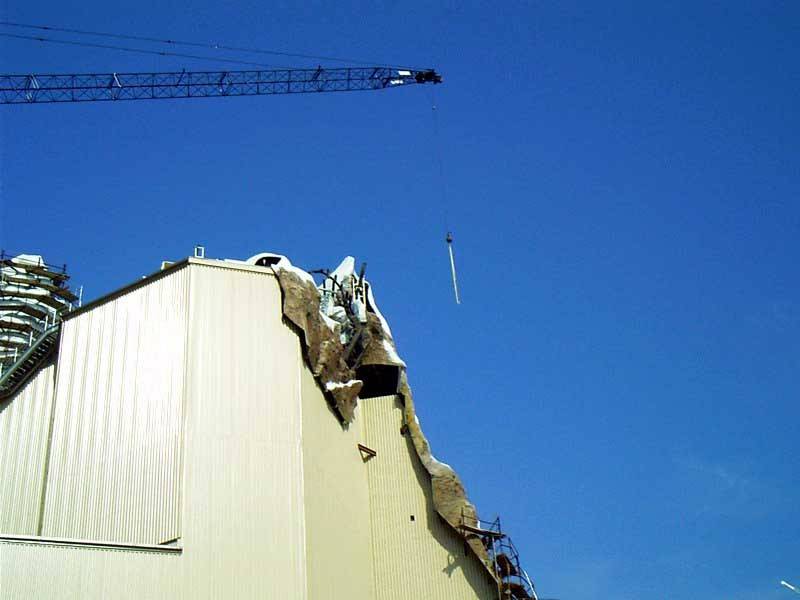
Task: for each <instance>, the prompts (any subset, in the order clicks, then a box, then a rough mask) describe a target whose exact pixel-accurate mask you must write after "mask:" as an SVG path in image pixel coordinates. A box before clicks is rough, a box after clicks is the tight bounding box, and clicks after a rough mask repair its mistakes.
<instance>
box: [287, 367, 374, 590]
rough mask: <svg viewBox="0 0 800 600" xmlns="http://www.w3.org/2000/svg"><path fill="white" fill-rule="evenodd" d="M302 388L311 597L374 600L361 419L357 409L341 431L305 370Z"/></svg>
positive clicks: (317, 387) (311, 377) (314, 382)
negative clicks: (360, 427)
mask: <svg viewBox="0 0 800 600" xmlns="http://www.w3.org/2000/svg"><path fill="white" fill-rule="evenodd" d="M302 385H303V466H304V477H303V481H304V485H305V499H306V507H305V508H306V540H307V548H308V596H309V598H314V599H315V600H327V599H331V600H338V599H339V598H347V599H348V600H373V599H374V598H375V594H374V591H373V579H372V552H371V549H370V546H371V542H370V522H369V491H368V489H367V471H366V469H367V467H366V465H365V464H364V461H363V460H362V458H361V453H360V452H359V451H358V443H359V442H360V441H361V435H360V431H359V425H360V420H361V418H362V417H361V414H360V412H359V410H358V409H356V417H355V422H354V423H353V424H352V425H350V427H349V428H347V429H343V428H342V426H341V425H340V424H339V420H338V419H337V418H336V414H335V413H334V412H333V410H332V409H331V408H330V407H329V406H328V402H327V400H326V399H325V397H324V396H323V394H322V391H321V390H320V389H319V386H318V385H317V383H316V381H315V380H314V376H313V375H312V374H311V371H309V370H308V367H306V366H305V365H303V374H302Z"/></svg>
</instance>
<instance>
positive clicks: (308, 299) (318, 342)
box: [273, 259, 491, 571]
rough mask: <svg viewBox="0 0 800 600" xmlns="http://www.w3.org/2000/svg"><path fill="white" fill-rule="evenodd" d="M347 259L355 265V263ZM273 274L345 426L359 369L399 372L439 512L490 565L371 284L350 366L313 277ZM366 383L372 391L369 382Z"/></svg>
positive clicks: (294, 271) (471, 510) (280, 269)
mask: <svg viewBox="0 0 800 600" xmlns="http://www.w3.org/2000/svg"><path fill="white" fill-rule="evenodd" d="M346 260H350V261H351V262H352V259H346ZM273 270H274V271H275V273H276V275H277V277H278V282H279V283H280V287H281V291H282V294H283V315H284V317H285V318H286V319H287V320H288V321H289V322H291V323H292V324H293V325H294V326H295V327H297V329H298V330H299V333H300V335H301V338H302V340H303V349H304V354H305V360H306V361H307V363H308V365H309V368H310V369H311V371H312V372H313V373H314V376H315V377H316V379H317V381H318V383H319V384H320V385H321V387H322V388H323V389H324V390H325V391H326V392H327V393H328V394H329V395H330V396H329V397H330V398H331V400H332V404H333V406H334V407H335V408H336V411H337V412H338V414H339V416H340V418H341V420H342V421H343V423H345V424H349V423H350V422H351V421H352V420H353V417H354V411H355V407H356V403H357V402H358V393H359V392H360V391H361V389H362V386H363V385H364V384H365V382H363V381H361V380H359V379H358V378H357V377H356V368H357V367H387V368H388V367H392V368H394V369H396V370H397V375H398V376H396V377H395V382H396V383H393V384H392V386H393V388H394V389H392V393H396V394H398V395H399V396H400V398H401V400H402V402H403V417H404V430H405V431H406V432H407V435H409V436H410V438H411V440H412V442H413V446H414V449H415V450H416V453H417V456H418V457H419V459H420V462H421V463H422V465H423V466H424V467H425V469H426V471H427V472H428V474H429V475H430V477H431V486H432V491H433V503H434V508H435V509H436V511H437V512H438V514H439V515H440V516H441V517H442V518H443V519H444V520H445V521H446V522H447V523H448V524H450V525H451V526H452V527H453V529H455V530H456V531H457V532H458V533H459V535H462V536H463V537H464V538H465V540H466V542H467V544H468V545H469V547H470V548H472V550H473V551H474V552H475V553H476V554H477V555H478V557H479V558H481V560H482V561H483V562H484V564H487V560H488V555H487V553H486V549H485V548H484V547H483V544H482V543H481V541H480V539H479V538H478V537H477V536H475V535H472V534H468V533H467V532H465V531H464V530H463V529H462V528H461V526H462V525H463V524H464V522H465V520H466V522H468V523H473V522H475V519H476V511H475V507H474V506H473V505H472V504H471V503H470V502H469V500H468V499H467V495H466V491H465V490H464V485H463V484H462V483H461V480H460V479H459V477H458V475H457V474H456V473H455V471H454V470H453V469H452V467H450V466H449V465H447V464H445V463H442V462H439V461H438V460H436V458H435V457H434V456H433V454H432V453H431V450H430V444H429V443H428V440H427V438H426V437H425V434H424V433H423V432H422V428H421V427H420V424H419V420H418V419H417V416H416V412H415V410H414V399H413V396H412V394H411V388H410V387H409V385H408V379H407V376H406V365H405V363H404V362H403V361H402V359H401V358H400V357H399V355H398V354H397V349H396V347H395V344H394V340H393V338H392V335H391V331H390V330H389V327H388V324H387V323H386V320H385V319H384V318H383V316H382V315H381V313H380V311H379V310H378V307H377V306H376V304H375V301H374V298H373V296H372V292H371V290H370V289H369V287H368V286H369V284H366V286H367V302H366V312H367V314H366V323H365V326H364V327H363V329H362V331H361V334H360V339H359V340H358V341H359V347H360V354H359V356H358V357H357V359H356V360H355V361H353V360H351V361H350V364H348V360H347V359H348V358H349V357H348V356H346V353H347V347H346V345H345V344H344V343H343V342H342V339H341V335H340V334H341V328H340V325H339V323H337V322H335V321H334V320H332V319H330V318H328V317H327V316H326V315H324V314H323V313H322V312H320V291H319V289H318V287H317V285H316V283H315V282H314V280H313V278H312V277H311V275H309V274H308V273H306V272H304V271H302V270H300V269H298V268H296V267H293V266H291V264H290V263H289V262H288V261H286V260H285V259H283V260H281V262H279V263H278V264H276V265H275V266H274V267H273ZM362 372H363V371H362ZM366 384H367V385H368V386H369V385H370V382H369V381H367V382H366ZM487 568H488V565H487ZM490 571H491V569H490Z"/></svg>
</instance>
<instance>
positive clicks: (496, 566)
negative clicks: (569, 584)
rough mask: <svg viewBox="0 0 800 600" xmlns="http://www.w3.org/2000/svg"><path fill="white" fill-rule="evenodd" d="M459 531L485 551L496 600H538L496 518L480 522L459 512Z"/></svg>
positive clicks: (509, 540)
mask: <svg viewBox="0 0 800 600" xmlns="http://www.w3.org/2000/svg"><path fill="white" fill-rule="evenodd" d="M459 529H460V530H461V533H462V535H464V537H465V539H470V538H472V539H475V538H477V539H479V540H480V541H481V543H482V544H483V547H484V548H485V549H486V552H487V554H488V556H489V567H490V568H491V569H492V572H493V573H494V576H495V579H496V580H497V594H498V596H497V597H498V598H499V600H538V598H537V596H536V590H535V589H534V587H533V582H532V581H531V580H530V577H528V574H527V573H526V572H525V569H523V568H522V565H521V564H520V560H519V552H518V551H517V548H516V546H514V543H513V542H512V541H511V538H510V537H508V536H507V535H506V534H505V533H503V531H502V528H501V527H500V517H497V518H496V519H495V520H494V521H483V520H481V519H479V518H478V517H477V516H472V515H468V514H466V513H465V512H464V510H463V509H462V510H461V525H460V527H459Z"/></svg>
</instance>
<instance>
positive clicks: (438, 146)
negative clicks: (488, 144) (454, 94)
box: [431, 90, 461, 304]
mask: <svg viewBox="0 0 800 600" xmlns="http://www.w3.org/2000/svg"><path fill="white" fill-rule="evenodd" d="M431 112H432V113H433V136H434V141H433V144H434V151H435V152H436V162H437V166H438V171H439V190H440V199H441V207H442V219H443V221H444V228H445V230H446V231H447V236H446V237H445V241H446V242H447V252H448V255H449V257H450V275H451V277H452V279H453V293H454V294H455V298H456V304H461V295H460V294H459V292H458V277H457V276H456V260H455V256H454V255H453V233H452V231H451V230H450V223H449V221H450V218H449V213H450V211H449V205H448V202H447V186H446V185H445V180H444V158H443V152H442V143H441V138H440V136H439V107H438V105H437V103H436V91H435V90H431Z"/></svg>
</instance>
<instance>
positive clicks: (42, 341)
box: [0, 322, 61, 400]
mask: <svg viewBox="0 0 800 600" xmlns="http://www.w3.org/2000/svg"><path fill="white" fill-rule="evenodd" d="M60 332H61V323H60V322H57V323H56V324H55V325H51V326H49V327H48V328H47V329H45V330H44V331H43V332H42V333H41V334H40V335H39V336H38V337H36V338H33V337H31V341H30V344H29V346H28V347H27V348H26V349H24V350H23V351H22V352H21V353H20V354H19V355H18V356H16V357H15V359H14V360H13V362H11V363H10V364H9V365H8V366H6V367H3V365H2V364H0V400H4V399H6V398H7V397H9V396H11V395H12V394H14V393H16V392H17V391H18V390H19V389H20V388H21V387H22V386H23V385H24V384H25V382H26V381H28V380H29V379H30V378H31V376H32V375H33V374H34V373H36V371H38V370H39V369H40V368H41V367H42V366H44V365H45V364H46V363H47V361H48V360H49V358H50V357H51V356H52V354H53V352H55V350H56V349H57V348H58V335H59V333H60Z"/></svg>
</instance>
